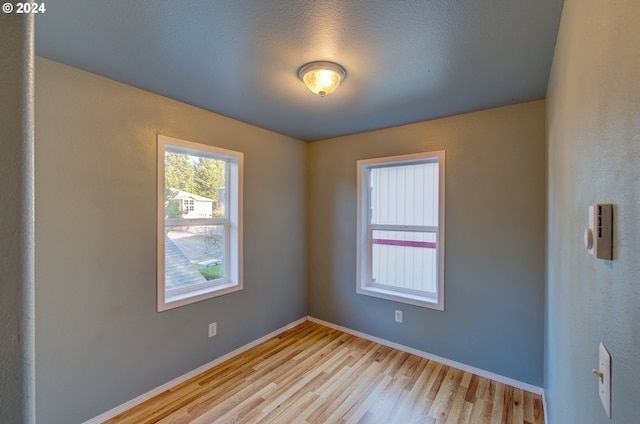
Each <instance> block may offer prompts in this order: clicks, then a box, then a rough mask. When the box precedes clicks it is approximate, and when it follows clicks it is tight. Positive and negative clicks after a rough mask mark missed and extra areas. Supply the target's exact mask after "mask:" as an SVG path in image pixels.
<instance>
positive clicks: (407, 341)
mask: <svg viewBox="0 0 640 424" xmlns="http://www.w3.org/2000/svg"><path fill="white" fill-rule="evenodd" d="M544 126H545V106H544V102H543V101H537V102H532V103H525V104H520V105H516V106H511V107H505V108H499V109H492V110H488V111H483V112H478V113H472V114H466V115H460V116H455V117H451V118H445V119H440V120H436V121H429V122H423V123H418V124H413V125H406V126H402V127H397V128H391V129H386V130H380V131H374V132H369V133H362V134H356V135H352V136H347V137H341V138H337V139H332V140H326V141H320V142H316V143H312V144H311V145H310V157H309V164H310V166H309V190H308V202H309V258H310V259H309V294H310V296H309V314H310V315H311V316H313V317H316V318H320V319H323V320H326V321H330V322H333V323H336V324H339V325H343V326H345V327H348V328H351V329H354V330H358V331H362V332H364V333H367V334H370V335H374V336H377V337H381V338H384V339H387V340H391V341H394V342H397V343H401V344H404V345H407V346H410V347H413V348H416V349H420V350H423V351H426V352H429V353H432V354H435V355H440V356H443V357H445V358H448V359H451V360H454V361H458V362H461V363H464V364H468V365H471V366H474V367H478V368H481V369H484V370H487V371H491V372H494V373H497V374H501V375H503V376H507V377H510V378H514V379H517V380H520V381H523V382H526V383H530V384H534V385H537V386H542V378H543V322H544V314H543V313H544V249H545V247H544V242H545V230H544V229H545V218H544V217H545V138H544V137H545V134H544ZM441 149H444V150H445V151H446V177H445V180H446V183H445V184H446V195H445V196H446V202H445V209H446V224H445V225H446V248H445V249H446V256H445V261H446V266H445V278H446V282H445V311H444V312H439V311H434V310H431V309H425V308H420V307H415V306H410V305H405V304H401V303H395V302H391V301H387V300H381V299H376V298H372V297H368V296H363V295H357V294H356V290H355V284H356V282H355V275H356V160H358V159H366V158H373V157H381V156H389V155H399V154H405V153H414V152H418V151H430V150H441ZM395 309H400V310H402V311H404V323H403V324H397V323H395V322H394V310H395Z"/></svg>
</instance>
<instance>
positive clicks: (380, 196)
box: [357, 151, 444, 310]
mask: <svg viewBox="0 0 640 424" xmlns="http://www.w3.org/2000/svg"><path fill="white" fill-rule="evenodd" d="M357 166H358V252H357V258H358V268H357V292H358V293H360V294H364V295H369V296H375V297H380V298H383V299H389V300H394V301H398V302H403V303H409V304H413V305H418V306H423V307H427V308H433V309H438V310H444V151H437V152H429V153H419V154H412V155H404V156H394V157H385V158H377V159H367V160H360V161H358V164H357Z"/></svg>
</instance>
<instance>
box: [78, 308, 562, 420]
mask: <svg viewBox="0 0 640 424" xmlns="http://www.w3.org/2000/svg"><path fill="white" fill-rule="evenodd" d="M305 321H311V322H315V323H317V324H321V325H324V326H326V327H329V328H333V329H336V330H340V331H342V332H345V333H347V334H351V335H354V336H357V337H360V338H363V339H366V340H370V341H372V342H375V343H380V344H381V345H384V346H388V347H391V348H394V349H398V350H401V351H403V352H407V353H411V354H413V355H416V356H420V357H422V358H425V359H429V360H430V361H436V362H439V363H441V364H444V365H447V366H450V367H454V368H457V369H459V370H462V371H466V372H470V373H472V374H476V375H478V376H480V377H486V378H490V379H491V380H495V381H498V382H500V383H504V384H508V385H510V386H513V387H516V388H518V389H522V390H526V391H528V392H531V393H535V394H538V395H542V403H543V408H544V415H545V417H544V418H545V423H546V424H549V421H548V420H547V405H546V401H545V397H544V390H543V389H542V388H541V387H538V386H534V385H532V384H528V383H524V382H522V381H518V380H514V379H512V378H509V377H505V376H502V375H499V374H494V373H492V372H489V371H485V370H482V369H480V368H475V367H472V366H469V365H466V364H462V363H460V362H456V361H451V360H449V359H446V358H443V357H441V356H437V355H432V354H430V353H427V352H423V351H421V350H418V349H414V348H411V347H408V346H404V345H401V344H398V343H394V342H390V341H388V340H384V339H381V338H378V337H374V336H370V335H369V334H365V333H361V332H359V331H355V330H352V329H350V328H346V327H342V326H340V325H336V324H332V323H330V322H327V321H323V320H321V319H318V318H313V317H310V316H307V317H304V318H300V319H299V320H297V321H294V322H292V323H290V324H287V325H285V326H284V327H281V328H279V329H277V330H275V331H272V332H271V333H269V334H267V335H265V336H263V337H260V338H259V339H257V340H254V341H253V342H251V343H248V344H246V345H244V346H242V347H239V348H238V349H236V350H234V351H232V352H229V353H227V354H226V355H223V356H221V357H219V358H217V359H214V360H213V361H211V362H208V363H206V364H204V365H202V366H200V367H198V368H196V369H194V370H193V371H189V372H188V373H186V374H183V375H181V376H180V377H177V378H174V379H173V380H171V381H168V382H166V383H165V384H163V385H161V386H158V387H156V388H155V389H152V390H150V391H148V392H146V393H143V394H142V395H140V396H138V397H136V398H134V399H131V400H130V401H128V402H125V403H123V404H122V405H119V406H116V407H115V408H113V409H110V410H108V411H106V412H104V413H102V414H100V415H98V416H97V417H94V418H92V419H90V420H88V421H85V422H84V423H83V424H101V423H102V422H104V421H106V420H108V419H111V418H113V417H115V416H117V415H118V414H121V413H123V412H125V411H127V410H129V409H131V408H133V407H135V406H137V405H139V404H141V403H143V402H146V401H147V400H149V399H151V398H153V397H154V396H157V395H159V394H160V393H162V392H164V391H166V390H169V389H170V388H172V387H175V386H177V385H178V384H180V383H183V382H185V381H187V380H188V379H190V378H193V377H195V376H197V375H198V374H200V373H202V372H204V371H206V370H208V369H210V368H213V367H215V366H216V365H218V364H221V363H222V362H224V361H226V360H228V359H230V358H233V357H234V356H236V355H239V354H241V353H243V352H245V351H247V350H249V349H251V348H252V347H254V346H257V345H259V344H260V343H262V342H265V341H267V340H269V339H270V338H272V337H275V336H277V335H278V334H280V333H282V332H284V331H286V330H289V329H291V328H293V327H295V326H296V325H298V324H301V323H303V322H305Z"/></svg>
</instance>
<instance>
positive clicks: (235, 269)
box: [157, 135, 243, 311]
mask: <svg viewBox="0 0 640 424" xmlns="http://www.w3.org/2000/svg"><path fill="white" fill-rule="evenodd" d="M242 167H243V154H242V153H239V152H234V151H231V150H226V149H221V148H217V147H212V146H208V145H204V144H196V143H192V142H188V141H183V140H178V139H175V138H171V137H165V136H162V135H159V136H158V184H157V186H158V195H157V196H158V206H157V209H158V225H157V228H158V233H157V255H158V278H157V280H158V288H157V292H158V293H157V297H158V311H164V310H167V309H171V308H175V307H178V306H182V305H186V304H189V303H194V302H197V301H200V300H204V299H209V298H211V297H215V296H220V295H223V294H227V293H231V292H234V291H237V290H241V289H242Z"/></svg>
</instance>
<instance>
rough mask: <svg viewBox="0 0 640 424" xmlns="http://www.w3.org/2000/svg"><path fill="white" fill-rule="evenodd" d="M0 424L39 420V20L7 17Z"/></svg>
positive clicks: (0, 182) (2, 24)
mask: <svg viewBox="0 0 640 424" xmlns="http://www.w3.org/2000/svg"><path fill="white" fill-rule="evenodd" d="M0 40H2V41H1V42H2V46H1V47H0V152H2V153H0V199H2V206H1V207H0V422H1V423H32V422H34V419H35V403H34V402H35V399H34V392H35V376H34V361H35V358H34V354H35V351H34V335H35V334H34V313H35V311H34V270H33V267H34V264H33V260H34V258H33V256H34V249H33V237H34V235H33V228H34V225H33V16H32V15H19V14H5V13H3V14H2V15H0Z"/></svg>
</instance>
